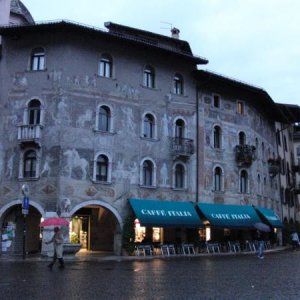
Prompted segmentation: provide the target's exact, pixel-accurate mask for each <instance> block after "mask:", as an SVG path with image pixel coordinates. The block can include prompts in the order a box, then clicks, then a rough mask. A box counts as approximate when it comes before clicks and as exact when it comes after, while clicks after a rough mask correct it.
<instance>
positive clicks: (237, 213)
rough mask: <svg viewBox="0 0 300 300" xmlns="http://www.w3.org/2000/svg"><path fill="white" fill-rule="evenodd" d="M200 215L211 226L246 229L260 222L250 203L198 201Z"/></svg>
mask: <svg viewBox="0 0 300 300" xmlns="http://www.w3.org/2000/svg"><path fill="white" fill-rule="evenodd" d="M198 208H199V210H200V215H201V216H202V218H204V219H205V220H207V221H208V222H209V224H210V225H211V226H213V227H220V228H232V229H235V228H236V229H246V228H249V229H250V228H254V224H255V223H259V222H261V220H260V218H259V216H258V214H257V213H256V211H255V209H254V208H253V207H252V206H250V205H229V204H228V205H226V204H210V203H198Z"/></svg>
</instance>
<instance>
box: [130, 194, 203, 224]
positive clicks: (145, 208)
mask: <svg viewBox="0 0 300 300" xmlns="http://www.w3.org/2000/svg"><path fill="white" fill-rule="evenodd" d="M128 201H129V203H130V205H131V207H132V209H133V211H134V213H135V216H136V218H137V219H139V221H140V224H141V225H142V226H157V227H190V228H198V227H202V226H203V223H202V222H201V220H200V218H199V215H198V214H197V212H196V210H195V208H194V206H193V204H192V203H191V202H177V201H159V200H146V199H129V200H128Z"/></svg>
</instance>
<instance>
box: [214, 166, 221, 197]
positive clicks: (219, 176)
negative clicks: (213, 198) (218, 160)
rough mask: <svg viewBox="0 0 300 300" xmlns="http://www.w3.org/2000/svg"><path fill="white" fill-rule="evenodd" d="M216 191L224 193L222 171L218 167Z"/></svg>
mask: <svg viewBox="0 0 300 300" xmlns="http://www.w3.org/2000/svg"><path fill="white" fill-rule="evenodd" d="M214 191H216V192H220V191H222V169H221V168H220V167H216V168H215V171H214Z"/></svg>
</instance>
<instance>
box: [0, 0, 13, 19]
mask: <svg viewBox="0 0 300 300" xmlns="http://www.w3.org/2000/svg"><path fill="white" fill-rule="evenodd" d="M10 1H11V0H0V25H9V17H10Z"/></svg>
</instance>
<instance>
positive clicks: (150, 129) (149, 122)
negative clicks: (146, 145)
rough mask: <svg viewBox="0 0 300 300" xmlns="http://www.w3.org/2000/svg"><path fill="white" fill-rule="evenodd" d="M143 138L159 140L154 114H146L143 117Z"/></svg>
mask: <svg viewBox="0 0 300 300" xmlns="http://www.w3.org/2000/svg"><path fill="white" fill-rule="evenodd" d="M141 137H142V138H143V139H148V140H156V139H157V120H156V116H155V114H153V113H152V112H145V113H144V114H143V116H142V122H141Z"/></svg>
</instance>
